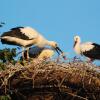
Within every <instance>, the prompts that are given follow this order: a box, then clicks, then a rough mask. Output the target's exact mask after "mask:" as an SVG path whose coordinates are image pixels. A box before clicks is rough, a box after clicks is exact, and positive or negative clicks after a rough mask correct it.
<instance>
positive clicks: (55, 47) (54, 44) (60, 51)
mask: <svg viewBox="0 0 100 100" xmlns="http://www.w3.org/2000/svg"><path fill="white" fill-rule="evenodd" d="M49 45H50V46H51V47H53V48H54V49H55V50H56V52H57V53H58V55H60V53H61V55H62V57H63V58H64V59H66V57H65V55H64V53H63V51H62V50H61V49H60V48H59V47H58V44H57V43H56V42H55V41H49Z"/></svg>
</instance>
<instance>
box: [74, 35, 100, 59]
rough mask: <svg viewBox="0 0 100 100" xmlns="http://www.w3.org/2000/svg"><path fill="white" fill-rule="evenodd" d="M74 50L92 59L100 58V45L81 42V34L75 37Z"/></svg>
mask: <svg viewBox="0 0 100 100" xmlns="http://www.w3.org/2000/svg"><path fill="white" fill-rule="evenodd" d="M74 50H75V52H76V53H77V54H81V55H84V56H86V57H87V58H89V60H90V61H93V60H100V45H99V44H96V43H92V42H86V43H82V44H81V39H80V37H79V36H75V37H74Z"/></svg>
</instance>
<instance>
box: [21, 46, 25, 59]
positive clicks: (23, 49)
mask: <svg viewBox="0 0 100 100" xmlns="http://www.w3.org/2000/svg"><path fill="white" fill-rule="evenodd" d="M24 51H25V48H24V47H22V59H23V60H24V58H25V57H24Z"/></svg>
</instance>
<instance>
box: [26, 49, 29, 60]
mask: <svg viewBox="0 0 100 100" xmlns="http://www.w3.org/2000/svg"><path fill="white" fill-rule="evenodd" d="M26 51H27V59H29V58H30V57H29V47H28V48H27V50H26Z"/></svg>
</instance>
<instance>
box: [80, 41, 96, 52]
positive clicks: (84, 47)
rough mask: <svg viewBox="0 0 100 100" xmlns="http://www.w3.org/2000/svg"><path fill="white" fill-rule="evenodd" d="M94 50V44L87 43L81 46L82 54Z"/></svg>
mask: <svg viewBox="0 0 100 100" xmlns="http://www.w3.org/2000/svg"><path fill="white" fill-rule="evenodd" d="M93 48H94V45H92V42H86V43H82V44H81V45H80V49H81V52H85V51H90V50H91V49H93Z"/></svg>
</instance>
